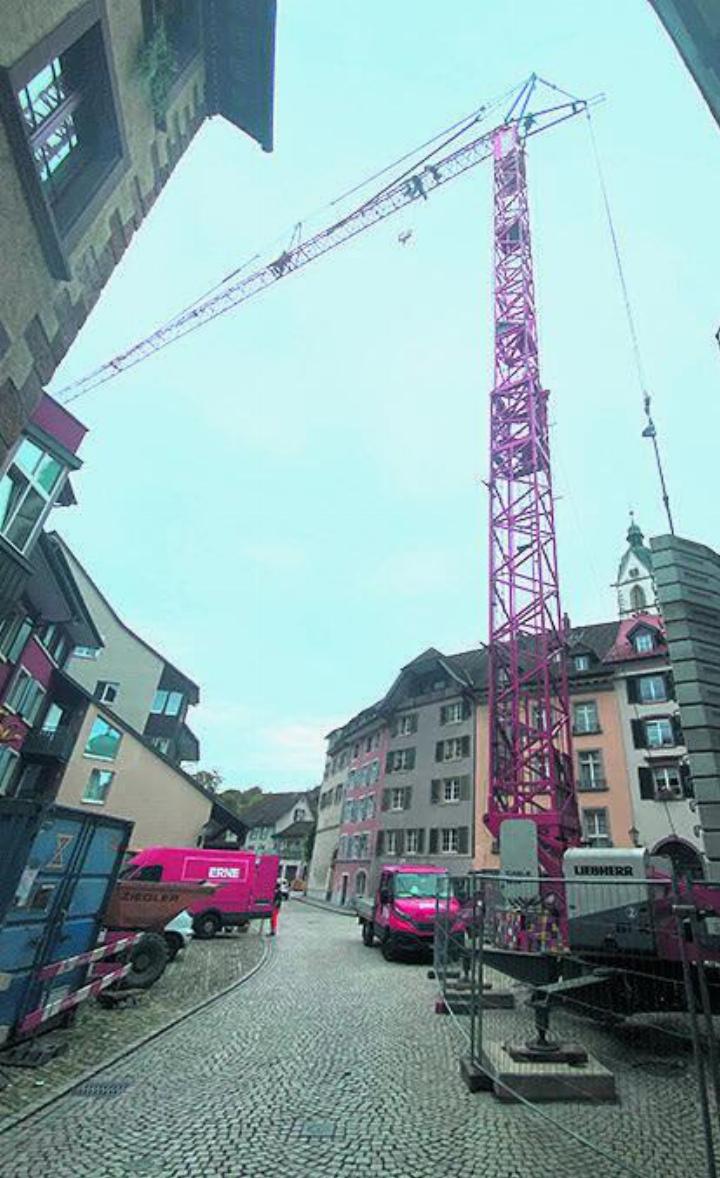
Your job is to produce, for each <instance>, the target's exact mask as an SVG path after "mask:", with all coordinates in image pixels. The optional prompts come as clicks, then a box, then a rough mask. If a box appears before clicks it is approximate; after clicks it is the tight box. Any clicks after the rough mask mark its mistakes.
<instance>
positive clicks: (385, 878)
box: [355, 863, 460, 961]
mask: <svg viewBox="0 0 720 1178" xmlns="http://www.w3.org/2000/svg"><path fill="white" fill-rule="evenodd" d="M447 874H448V872H447V869H446V868H444V867H430V866H426V865H424V864H420V863H413V864H398V865H397V866H389V867H387V866H386V867H384V868H383V871H382V875H381V876H380V882H379V884H378V888H377V891H376V893H375V895H374V896H357V897H356V898H355V910H356V912H357V914H358V923H359V924H360V926H361V928H362V939H363V944H364V945H367V947H368V948H372V946H373V944H374V943H375V939H376V938H377V940H378V941H379V943H380V949H381V951H382V954H383V957H384V958H385V960H386V961H391V960H392V958H393V957H394V956H395V954H396V953H397V952H398V951H399V950H403V949H405V950H415V951H417V950H418V949H429V948H430V947H431V946H432V942H433V935H434V932H435V911H436V899H435V897H436V894H437V883H438V878H439V877H442V876H447ZM450 904H451V906H452V907H453V908H455V907H457V909H458V910H459V907H460V906H459V904H457V901H456V900H451V901H450Z"/></svg>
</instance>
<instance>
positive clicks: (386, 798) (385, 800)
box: [382, 789, 390, 810]
mask: <svg viewBox="0 0 720 1178" xmlns="http://www.w3.org/2000/svg"><path fill="white" fill-rule="evenodd" d="M382 808H383V810H389V809H390V790H389V789H384V790H383V796H382Z"/></svg>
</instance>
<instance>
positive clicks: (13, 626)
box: [0, 614, 33, 663]
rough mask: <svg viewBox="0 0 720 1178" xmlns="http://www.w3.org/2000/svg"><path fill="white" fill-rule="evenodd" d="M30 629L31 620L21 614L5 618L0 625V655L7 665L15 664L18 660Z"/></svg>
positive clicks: (31, 625) (30, 631)
mask: <svg viewBox="0 0 720 1178" xmlns="http://www.w3.org/2000/svg"><path fill="white" fill-rule="evenodd" d="M32 629H33V624H32V619H31V618H26V617H25V616H24V615H23V614H15V615H14V616H13V617H9V618H6V619H5V621H3V623H2V625H0V654H2V656H3V657H4V658H5V659H7V661H8V662H9V663H16V662H17V660H18V659H19V658H20V655H21V654H22V652H23V650H24V649H25V644H26V642H27V640H28V638H29V637H30V635H31V634H32Z"/></svg>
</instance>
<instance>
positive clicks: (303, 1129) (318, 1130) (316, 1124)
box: [299, 1121, 335, 1137]
mask: <svg viewBox="0 0 720 1178" xmlns="http://www.w3.org/2000/svg"><path fill="white" fill-rule="evenodd" d="M299 1129H300V1133H301V1134H302V1136H303V1137H334V1136H335V1122H334V1121H301V1122H300V1125H299Z"/></svg>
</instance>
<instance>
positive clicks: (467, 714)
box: [462, 699, 470, 720]
mask: <svg viewBox="0 0 720 1178" xmlns="http://www.w3.org/2000/svg"><path fill="white" fill-rule="evenodd" d="M462 714H463V720H468V719H469V718H470V700H469V699H464V700H463V707H462Z"/></svg>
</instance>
